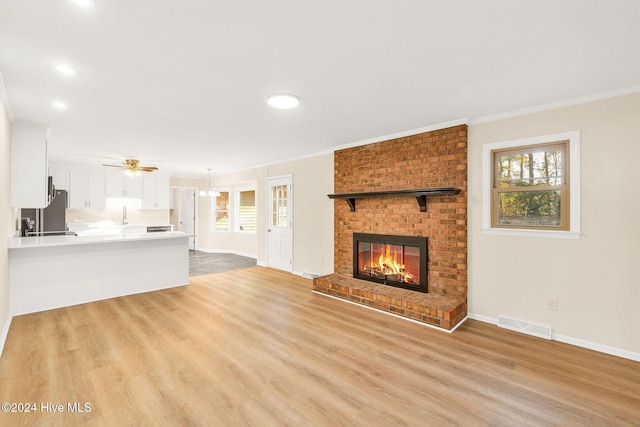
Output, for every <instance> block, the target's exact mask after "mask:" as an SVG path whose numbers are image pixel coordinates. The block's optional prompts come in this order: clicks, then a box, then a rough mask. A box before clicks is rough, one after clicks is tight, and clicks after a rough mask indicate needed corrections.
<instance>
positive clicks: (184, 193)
mask: <svg viewBox="0 0 640 427" xmlns="http://www.w3.org/2000/svg"><path fill="white" fill-rule="evenodd" d="M171 194H172V196H173V201H174V203H173V206H172V208H173V210H172V212H171V224H172V225H173V229H174V230H177V231H182V232H184V233H188V234H192V235H193V236H192V237H190V238H189V250H191V251H195V250H196V248H197V236H196V224H197V218H196V217H197V212H198V210H197V206H196V203H197V198H196V189H195V188H183V187H173V188H172V189H171Z"/></svg>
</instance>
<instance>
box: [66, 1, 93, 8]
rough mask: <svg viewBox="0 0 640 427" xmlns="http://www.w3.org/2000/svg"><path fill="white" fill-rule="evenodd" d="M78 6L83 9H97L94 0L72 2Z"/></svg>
mask: <svg viewBox="0 0 640 427" xmlns="http://www.w3.org/2000/svg"><path fill="white" fill-rule="evenodd" d="M71 1H73V2H74V3H75V4H77V5H78V6H82V7H95V5H96V3H95V1H93V0H71Z"/></svg>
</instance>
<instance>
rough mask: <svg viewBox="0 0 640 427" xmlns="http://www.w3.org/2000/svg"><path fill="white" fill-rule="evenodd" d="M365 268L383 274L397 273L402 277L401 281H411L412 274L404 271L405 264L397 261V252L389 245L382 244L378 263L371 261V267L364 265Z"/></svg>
mask: <svg viewBox="0 0 640 427" xmlns="http://www.w3.org/2000/svg"><path fill="white" fill-rule="evenodd" d="M365 270H371V271H376V272H379V273H382V274H384V275H385V276H393V275H397V276H400V277H402V281H403V282H408V283H410V282H413V274H411V273H409V272H408V271H405V265H404V264H401V263H400V262H399V261H398V253H397V251H395V250H393V251H392V250H391V245H384V252H381V253H380V257H378V264H377V265H376V264H375V262H372V264H371V268H370V269H369V268H367V266H365Z"/></svg>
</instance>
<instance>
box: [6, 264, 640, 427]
mask: <svg viewBox="0 0 640 427" xmlns="http://www.w3.org/2000/svg"><path fill="white" fill-rule="evenodd" d="M190 283H191V285H190V286H186V287H182V288H174V289H169V290H163V291H157V292H152V293H147V294H140V295H133V296H127V297H121V298H115V299H111V300H107V301H100V302H95V303H90V304H83V305H78V306H74V307H68V308H63V309H58V310H51V311H47V312H42V313H35V314H30V315H24V316H19V317H16V318H14V320H13V322H12V325H11V329H10V331H9V336H8V339H7V344H6V347H5V353H4V355H3V357H2V359H0V401H1V402H15V403H26V402H34V403H36V405H37V412H35V413H34V412H32V413H0V425H2V426H22V425H46V426H74V425H83V426H144V425H150V426H151V425H152V426H162V425H167V426H229V425H256V426H272V425H292V426H305V425H315V426H325V425H331V426H332V425H349V426H404V425H407V426H418V425H419V426H443V425H462V426H484V425H492V426H494V425H495V426H502V425H504V426H521V425H534V426H537V425H540V426H548V425H562V426H567V425H580V426H589V425H594V426H596V425H597V426H603V425H607V426H609V425H636V426H637V425H640V363H638V362H633V361H629V360H625V359H620V358H616V357H613V356H608V355H604V354H600V353H596V352H592V351H588V350H585V349H581V348H577V347H572V346H569V345H565V344H561V343H557V342H549V341H544V340H541V339H537V338H533V337H528V336H525V335H521V334H518V333H515V332H510V331H506V330H503V329H499V328H497V327H495V326H491V325H487V324H484V323H481V322H476V321H467V322H465V323H464V324H463V325H462V326H461V327H460V328H459V329H458V330H457V331H456V332H455V333H454V334H452V335H449V334H446V333H444V332H441V331H436V330H432V329H430V328H427V327H425V326H422V325H417V324H414V323H411V322H407V321H404V320H401V319H396V318H394V317H391V316H387V315H384V314H381V313H377V312H374V311H371V310H367V309H365V308H362V307H358V306H354V305H351V304H348V303H345V302H342V301H337V300H333V299H331V298H327V297H324V296H320V295H316V294H313V293H312V292H311V281H308V280H306V279H303V278H300V277H297V276H293V275H290V274H287V273H283V272H279V271H276V270H271V269H267V268H263V267H252V268H247V269H243V270H235V271H229V272H224V273H216V274H209V275H203V276H197V277H192V278H191V281H190ZM46 403H50V404H51V406H50V407H53V405H63V406H64V411H63V412H55V413H53V412H46V411H43V410H42V405H43V404H46ZM69 403H71V404H73V403H78V404H79V406H78V407H80V408H86V407H84V406H83V404H84V403H88V404H89V405H90V408H89V409H90V412H88V411H85V412H78V411H76V412H69V410H68V404H69ZM45 409H46V405H45Z"/></svg>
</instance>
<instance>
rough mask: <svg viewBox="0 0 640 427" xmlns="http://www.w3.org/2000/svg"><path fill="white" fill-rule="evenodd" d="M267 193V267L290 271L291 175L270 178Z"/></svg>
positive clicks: (291, 267)
mask: <svg viewBox="0 0 640 427" xmlns="http://www.w3.org/2000/svg"><path fill="white" fill-rule="evenodd" d="M267 194H268V195H269V200H268V204H269V214H268V224H267V235H268V241H269V243H268V244H269V259H268V263H269V267H272V268H277V269H279V270H284V271H288V272H291V271H292V269H293V259H292V256H291V254H292V239H291V227H292V225H293V219H292V215H291V213H292V212H291V211H292V209H291V207H292V204H291V177H290V176H287V177H281V178H270V179H269V181H268V192H267Z"/></svg>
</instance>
